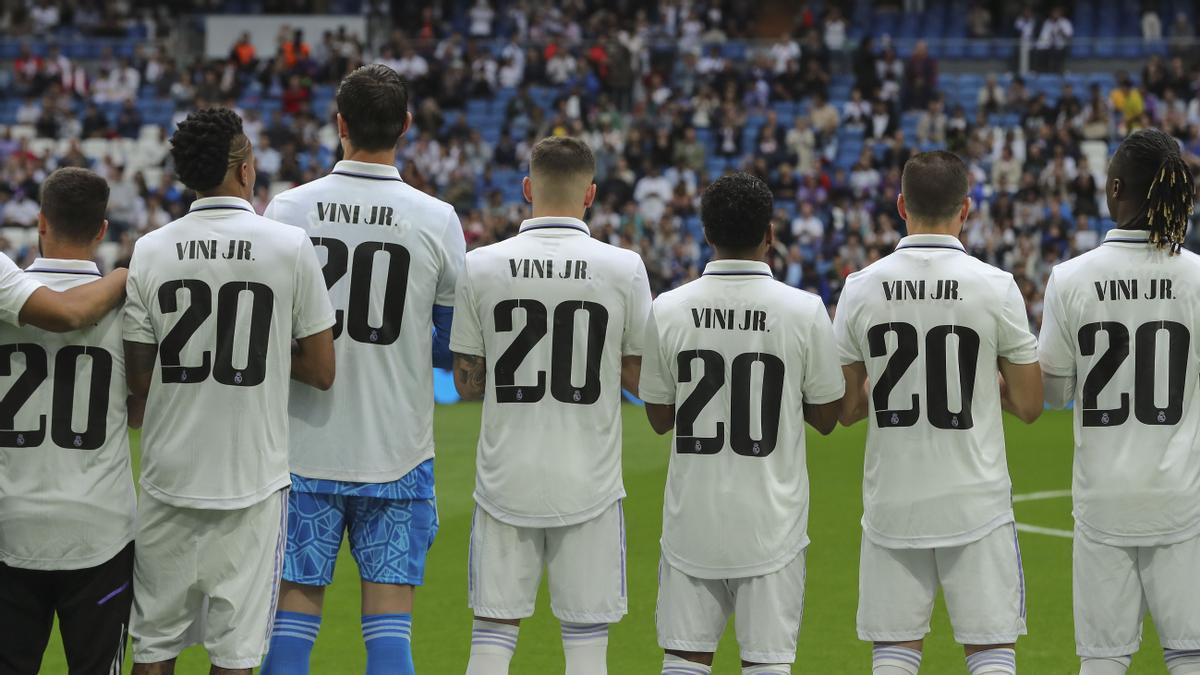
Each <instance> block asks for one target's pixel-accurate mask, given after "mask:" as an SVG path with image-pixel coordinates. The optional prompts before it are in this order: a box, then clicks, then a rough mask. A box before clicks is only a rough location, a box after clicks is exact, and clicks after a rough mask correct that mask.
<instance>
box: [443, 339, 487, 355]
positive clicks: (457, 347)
mask: <svg viewBox="0 0 1200 675" xmlns="http://www.w3.org/2000/svg"><path fill="white" fill-rule="evenodd" d="M450 351H452V352H458V353H459V354H466V355H468V356H483V347H468V346H466V345H464V344H461V343H458V342H454V341H451V342H450Z"/></svg>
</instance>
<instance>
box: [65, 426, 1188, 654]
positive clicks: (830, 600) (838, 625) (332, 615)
mask: <svg viewBox="0 0 1200 675" xmlns="http://www.w3.org/2000/svg"><path fill="white" fill-rule="evenodd" d="M1006 422H1007V428H1008V460H1009V466H1010V467H1011V471H1012V475H1013V483H1014V487H1015V492H1016V493H1017V494H1026V493H1032V492H1039V491H1046V490H1061V489H1063V488H1066V487H1068V486H1069V485H1070V469H1071V418H1070V415H1069V414H1068V413H1047V414H1046V415H1045V416H1044V417H1043V418H1042V419H1041V420H1039V421H1038V422H1037V423H1036V424H1035V425H1033V426H1032V427H1026V426H1024V425H1022V424H1020V423H1019V422H1016V421H1015V420H1014V419H1013V418H1011V417H1009V418H1007V419H1006ZM436 425H437V443H438V446H437V447H438V459H437V481H438V500H439V512H440V514H441V531H440V532H439V534H438V538H437V543H436V544H435V545H434V547H433V550H432V551H431V553H430V557H429V564H428V574H427V578H426V585H425V586H424V587H423V588H422V589H420V590H419V591H418V593H417V601H416V612H415V619H414V627H413V631H414V651H415V658H416V665H417V671H418V672H420V673H423V674H425V675H447V674H449V675H454V674H456V673H457V674H461V673H462V672H464V670H465V669H466V663H467V652H468V647H469V644H470V629H471V613H470V610H468V609H467V605H466V598H467V590H466V563H467V532H468V530H469V528H470V524H471V510H472V505H473V503H472V500H471V489H472V486H473V484H474V482H473V481H474V457H475V441H476V437H477V434H478V427H479V407H478V405H469V404H463V405H457V406H448V407H447V406H443V407H439V408H438V410H437V416H436ZM864 433H865V426H864V425H861V424H860V425H858V426H857V427H856V428H854V429H839V430H838V431H837V432H835V433H834V434H833V435H832V436H830V437H827V438H822V437H819V436H817V435H816V434H815V433H814V434H811V435H810V437H809V448H808V465H809V472H810V475H811V480H812V509H811V510H812V517H811V518H812V519H811V523H810V525H809V532H810V536H811V537H812V546H811V547H810V548H809V558H808V592H807V598H806V600H805V614H804V625H803V627H802V628H801V631H800V647H799V652H798V655H797V660H796V665H795V667H794V668H793V672H794V673H797V674H807V675H818V674H820V675H829V674H839V675H840V674H843V673H865V672H868V670H869V667H870V666H869V664H870V648H869V646H868V645H866V644H864V643H862V642H859V641H858V639H857V638H856V636H855V631H854V614H855V604H856V601H857V592H858V590H857V584H858V581H857V579H858V577H857V574H858V571H857V568H858V546H859V536H860V529H859V525H858V521H859V517H860V515H861V513H862V506H861V496H860V495H861V493H860V489H861V482H862V453H863V436H864ZM668 449H669V442H668V440H666V439H665V438H660V437H657V436H655V435H654V433H653V432H652V431H651V430H650V427H649V426H648V425H647V423H646V421H645V418H644V416H643V415H642V412H641V410H640V409H639V408H635V407H632V406H627V407H626V410H625V488H626V491H627V492H628V494H629V496H628V498H627V501H626V504H625V514H626V518H627V526H628V538H629V539H628V546H629V559H628V566H629V594H630V597H629V616H628V617H626V619H625V620H624V621H622V622H621V623H620V624H618V625H616V626H614V627H613V629H612V633H611V636H610V641H609V656H608V663H609V672H611V673H613V674H614V675H642V674H647V673H657V672H659V667H660V665H661V660H662V654H661V652H660V650H659V649H658V646H657V643H656V641H655V634H654V602H655V593H656V586H655V583H656V573H657V565H658V537H659V530H660V526H661V518H662V494H663V481H664V479H665V475H666V467H667V459H668ZM1017 518H1018V520H1019V521H1020V522H1022V523H1025V524H1029V525H1035V526H1040V527H1046V528H1054V529H1060V530H1069V529H1070V528H1071V517H1070V500H1069V499H1067V498H1061V497H1059V498H1052V499H1046V500H1039V501H1029V502H1021V503H1018V504H1017ZM1020 540H1021V549H1022V553H1023V555H1024V561H1025V575H1026V580H1027V585H1028V613H1029V635H1028V636H1026V637H1025V638H1023V639H1022V640H1021V642H1020V643H1019V645H1018V650H1017V653H1018V657H1017V660H1018V662H1019V664H1020V670H1021V672H1023V673H1026V674H1034V675H1074V673H1076V672H1077V670H1078V665H1077V661H1076V659H1075V656H1074V642H1073V639H1072V628H1071V542H1070V540H1068V539H1064V538H1059V537H1054V536H1048V535H1044V534H1033V533H1022V534H1021V537H1020ZM356 574H357V569H356V567H355V565H354V561H353V559H352V558H351V557H350V555H349V552H348V551H347V550H346V548H345V547H343V549H342V555H341V558H340V559H339V562H338V568H337V576H336V579H335V581H334V584H333V586H332V587H331V588H330V591H329V594H328V595H327V600H326V610H325V620H324V623H323V624H322V626H321V633H320V637H319V638H318V640H317V645H316V649H315V650H314V652H313V673H316V674H318V675H324V674H334V675H343V674H353V673H362V672H363V668H364V660H365V652H364V649H363V646H362V636H361V633H360V630H359V591H358V581H357V576H356ZM538 601H539V602H538V610H537V614H536V615H535V616H534V617H533V618H532V619H530V620H528V621H526V622H525V624H524V626H523V627H522V628H521V637H520V642H519V644H518V646H517V654H516V657H515V658H514V659H513V664H512V672H513V673H514V675H553V674H555V673H562V672H563V665H562V648H561V643H560V640H559V635H558V623H557V621H555V620H554V618H553V617H552V616H551V615H550V608H549V604H548V597H547V591H546V589H545V587H544V585H543V588H542V590H541V593H540V595H539V598H538ZM732 637H733V636H732V630H729V631H728V632H727V634H726V636H725V640H724V641H723V642H722V643H721V647H720V651H718V653H717V660H716V667H715V668H714V671H713V672H714V673H717V674H718V675H736V674H737V673H739V672H740V671H739V669H738V659H737V647H736V644H735V643H734V641H733V639H732ZM1143 645H1144V647H1143V649H1142V650H1141V652H1140V653H1138V654H1137V655H1136V656H1135V658H1134V662H1133V668H1131V669H1130V671H1129V672H1130V673H1131V674H1132V675H1150V674H1155V675H1162V674H1164V673H1166V669H1165V667H1164V666H1163V664H1162V652H1161V650H1160V649H1159V646H1158V639H1157V637H1156V636H1155V634H1154V631H1153V626H1152V625H1150V624H1149V622H1147V626H1146V631H1145V636H1144V640H1143ZM925 654H926V656H925V662H924V665H923V667H922V671H921V672H922V673H924V674H927V675H942V674H952V673H954V674H956V673H965V672H966V668H965V666H964V665H963V658H962V652H961V650H960V649H959V647H958V646H957V645H955V644H954V641H953V637H952V635H951V632H950V625H949V620H948V619H947V617H946V614H945V610H944V608H943V607H942V606H941V605H940V604H939V606H938V608H937V609H936V610H935V613H934V620H933V632H932V635H931V636H930V638H929V639H928V640H927V642H926V651H925ZM42 672H43V673H53V674H55V675H58V674H59V673H66V672H67V671H66V666H65V663H64V660H63V656H62V647H61V646H60V644H59V643H58V638H57V635H56V636H55V637H54V638H53V640H52V643H51V646H50V648H49V650H48V652H47V654H46V660H45V662H44V664H43V668H42ZM177 672H178V673H180V674H181V675H192V674H200V673H206V672H207V660H206V658H205V655H204V652H203V651H202V650H200V649H198V648H193V649H190V650H188V651H187V652H185V653H184V654H183V656H182V657H181V658H180V662H179V667H178V669H177Z"/></svg>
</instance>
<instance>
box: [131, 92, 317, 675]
mask: <svg viewBox="0 0 1200 675" xmlns="http://www.w3.org/2000/svg"><path fill="white" fill-rule="evenodd" d="M171 157H172V159H173V160H174V161H175V172H176V174H178V176H179V179H180V180H181V181H183V184H184V185H186V186H187V187H189V188H191V189H192V190H195V191H196V194H197V197H198V199H196V201H194V202H193V203H192V205H191V209H190V211H189V212H188V213H187V214H186V215H184V216H183V217H182V218H180V219H178V220H176V221H174V222H171V223H168V224H167V225H165V226H163V227H162V228H160V229H158V230H155V231H154V232H151V233H149V234H147V235H145V236H143V237H142V238H141V239H139V240H138V242H137V245H136V246H135V247H134V250H133V258H132V261H131V262H130V271H129V282H128V296H129V298H128V301H127V303H126V305H125V322H124V328H123V335H124V340H125V362H126V372H127V378H128V380H129V388H130V391H132V392H134V393H135V395H137V396H140V397H148V398H147V402H146V416H145V426H144V431H143V433H142V475H141V484H142V494H141V500H140V503H139V504H138V515H137V527H138V531H137V534H136V540H137V547H136V549H135V553H134V574H133V577H134V581H133V587H134V606H133V618H132V621H131V624H130V633H131V634H132V636H133V660H134V669H133V672H134V673H136V674H137V675H159V674H161V675H168V674H169V673H172V672H174V668H175V665H174V664H175V657H176V656H178V655H179V653H180V651H182V650H183V649H184V647H186V646H188V645H189V644H191V643H193V642H199V641H202V642H203V644H204V646H205V648H206V649H207V650H208V654H209V658H210V660H211V661H212V664H213V668H212V670H211V672H212V673H214V674H218V675H219V674H224V673H245V675H250V670H251V669H252V668H254V667H255V666H257V665H258V664H259V662H260V661H261V660H262V656H263V654H264V653H265V651H266V645H267V636H268V635H269V634H270V632H271V628H270V626H271V619H272V617H273V616H274V613H275V600H276V597H277V592H278V588H279V575H280V571H281V567H282V559H283V542H284V535H285V532H284V530H285V529H286V522H287V488H288V485H289V484H290V482H289V479H288V413H287V406H288V379H289V376H290V377H291V378H294V379H296V380H299V381H301V382H303V383H305V384H308V385H311V386H313V387H317V388H319V389H328V388H329V387H330V386H331V385H332V384H333V369H334V368H333V362H334V354H333V333H332V330H331V328H332V326H333V324H334V315H333V307H332V306H331V305H330V303H329V294H328V293H326V292H325V280H324V277H323V276H322V274H321V265H320V263H319V262H318V261H317V254H316V252H315V251H314V250H313V245H312V242H311V241H309V238H308V235H307V234H306V233H305V232H304V231H303V230H301V229H300V228H297V227H291V226H289V225H284V224H282V223H278V222H275V221H273V220H268V219H267V218H263V217H261V216H259V215H257V214H255V213H254V209H253V208H251V206H250V202H249V201H248V200H249V199H250V195H251V192H252V190H253V189H254V155H253V152H252V151H251V148H250V141H249V139H247V138H246V135H245V134H244V133H243V132H242V121H241V120H240V119H239V118H238V116H237V115H236V114H234V113H233V112H231V111H229V110H224V109H215V108H214V109H208V110H200V111H197V112H194V113H192V114H190V115H188V117H187V119H186V120H184V121H183V122H181V123H180V124H179V129H178V131H176V132H175V136H174V137H173V138H172V139H171ZM151 382H153V383H154V384H153V386H151Z"/></svg>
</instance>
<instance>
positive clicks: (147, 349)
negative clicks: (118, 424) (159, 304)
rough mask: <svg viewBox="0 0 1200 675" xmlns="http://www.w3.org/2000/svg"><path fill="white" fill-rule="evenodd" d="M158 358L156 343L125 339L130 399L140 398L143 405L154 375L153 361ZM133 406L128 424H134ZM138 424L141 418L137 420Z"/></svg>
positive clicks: (126, 377) (126, 372)
mask: <svg viewBox="0 0 1200 675" xmlns="http://www.w3.org/2000/svg"><path fill="white" fill-rule="evenodd" d="M157 359H158V345H156V344H148V343H145V342H131V341H129V340H126V341H125V382H126V384H127V385H128V386H129V394H130V399H141V400H142V402H143V405H144V402H145V400H146V398H147V397H148V396H149V395H150V380H151V379H152V378H153V376H154V362H155V361H156V360H157ZM133 422H134V414H133V408H132V407H131V408H130V413H129V426H131V427H132V426H135V425H134V424H133ZM138 422H139V424H138V425H136V426H140V422H141V420H138Z"/></svg>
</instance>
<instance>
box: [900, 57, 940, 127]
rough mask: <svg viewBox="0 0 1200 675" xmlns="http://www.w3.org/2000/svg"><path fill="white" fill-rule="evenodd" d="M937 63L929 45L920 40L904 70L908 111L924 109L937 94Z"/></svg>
mask: <svg viewBox="0 0 1200 675" xmlns="http://www.w3.org/2000/svg"><path fill="white" fill-rule="evenodd" d="M937 78H938V69H937V61H936V60H935V59H934V58H933V56H931V55H930V54H929V45H928V44H926V43H925V41H924V40H918V41H917V44H916V46H914V47H913V53H912V56H911V57H909V59H908V65H907V66H905V68H904V84H905V94H904V95H905V97H906V101H907V105H906V108H907V109H908V110H916V109H920V108H924V107H925V106H927V105H928V104H929V101H931V100H932V99H933V98H934V96H935V95H936V94H937V86H938V81H937Z"/></svg>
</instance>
